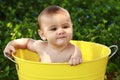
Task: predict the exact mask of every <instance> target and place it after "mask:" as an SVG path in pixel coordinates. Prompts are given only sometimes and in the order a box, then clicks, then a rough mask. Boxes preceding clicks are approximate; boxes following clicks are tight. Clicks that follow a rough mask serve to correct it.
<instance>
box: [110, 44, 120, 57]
mask: <svg viewBox="0 0 120 80" xmlns="http://www.w3.org/2000/svg"><path fill="white" fill-rule="evenodd" d="M109 48H110V49H111V48H115V51H114V52H113V53H112V54H111V55H110V56H109V59H110V58H111V57H113V56H114V55H115V54H116V52H117V50H118V46H117V45H112V46H110V47H109Z"/></svg>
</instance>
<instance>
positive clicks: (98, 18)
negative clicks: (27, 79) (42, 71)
mask: <svg viewBox="0 0 120 80" xmlns="http://www.w3.org/2000/svg"><path fill="white" fill-rule="evenodd" d="M50 5H58V6H61V7H63V8H65V9H67V10H68V11H69V12H70V15H71V19H72V22H73V26H74V32H73V33H74V34H73V39H74V40H84V41H90V42H96V43H100V44H103V45H106V46H108V47H109V46H111V45H117V46H118V47H120V0H0V80H18V77H17V73H16V69H15V64H14V63H13V62H11V61H10V60H8V59H7V58H5V57H4V55H3V50H4V48H5V45H6V44H7V43H8V42H9V41H11V40H13V39H17V38H23V37H24V38H26V37H28V38H33V39H40V37H39V36H38V33H37V31H38V29H39V27H38V22H37V17H38V15H39V13H40V12H41V11H42V10H43V9H44V8H46V7H47V6H50ZM113 51H114V50H113ZM105 80H120V49H119V50H118V52H117V53H116V54H115V55H114V56H113V57H112V58H111V59H109V62H108V66H107V71H106V76H105Z"/></svg>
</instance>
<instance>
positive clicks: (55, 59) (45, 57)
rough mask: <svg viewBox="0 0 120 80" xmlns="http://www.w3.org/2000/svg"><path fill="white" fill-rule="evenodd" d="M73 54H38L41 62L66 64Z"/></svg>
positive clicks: (47, 52)
mask: <svg viewBox="0 0 120 80" xmlns="http://www.w3.org/2000/svg"><path fill="white" fill-rule="evenodd" d="M72 54H73V51H72V50H69V51H64V52H61V53H60V52H52V51H44V52H43V53H42V54H40V55H39V56H40V59H41V62H46V63H61V62H68V61H69V59H70V57H71V55H72Z"/></svg>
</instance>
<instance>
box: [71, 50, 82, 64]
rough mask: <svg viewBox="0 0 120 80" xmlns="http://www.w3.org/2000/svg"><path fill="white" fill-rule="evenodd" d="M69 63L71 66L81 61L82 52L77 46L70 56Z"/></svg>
mask: <svg viewBox="0 0 120 80" xmlns="http://www.w3.org/2000/svg"><path fill="white" fill-rule="evenodd" d="M69 63H70V64H71V65H72V66H75V65H78V64H80V63H82V54H81V52H80V50H79V49H78V48H76V49H75V52H74V54H73V55H72V56H71V58H70V60H69Z"/></svg>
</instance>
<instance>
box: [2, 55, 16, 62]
mask: <svg viewBox="0 0 120 80" xmlns="http://www.w3.org/2000/svg"><path fill="white" fill-rule="evenodd" d="M4 56H5V57H6V58H8V59H9V60H11V61H12V62H14V63H16V62H15V60H14V59H12V58H10V57H9V56H8V55H7V54H6V53H4Z"/></svg>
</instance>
